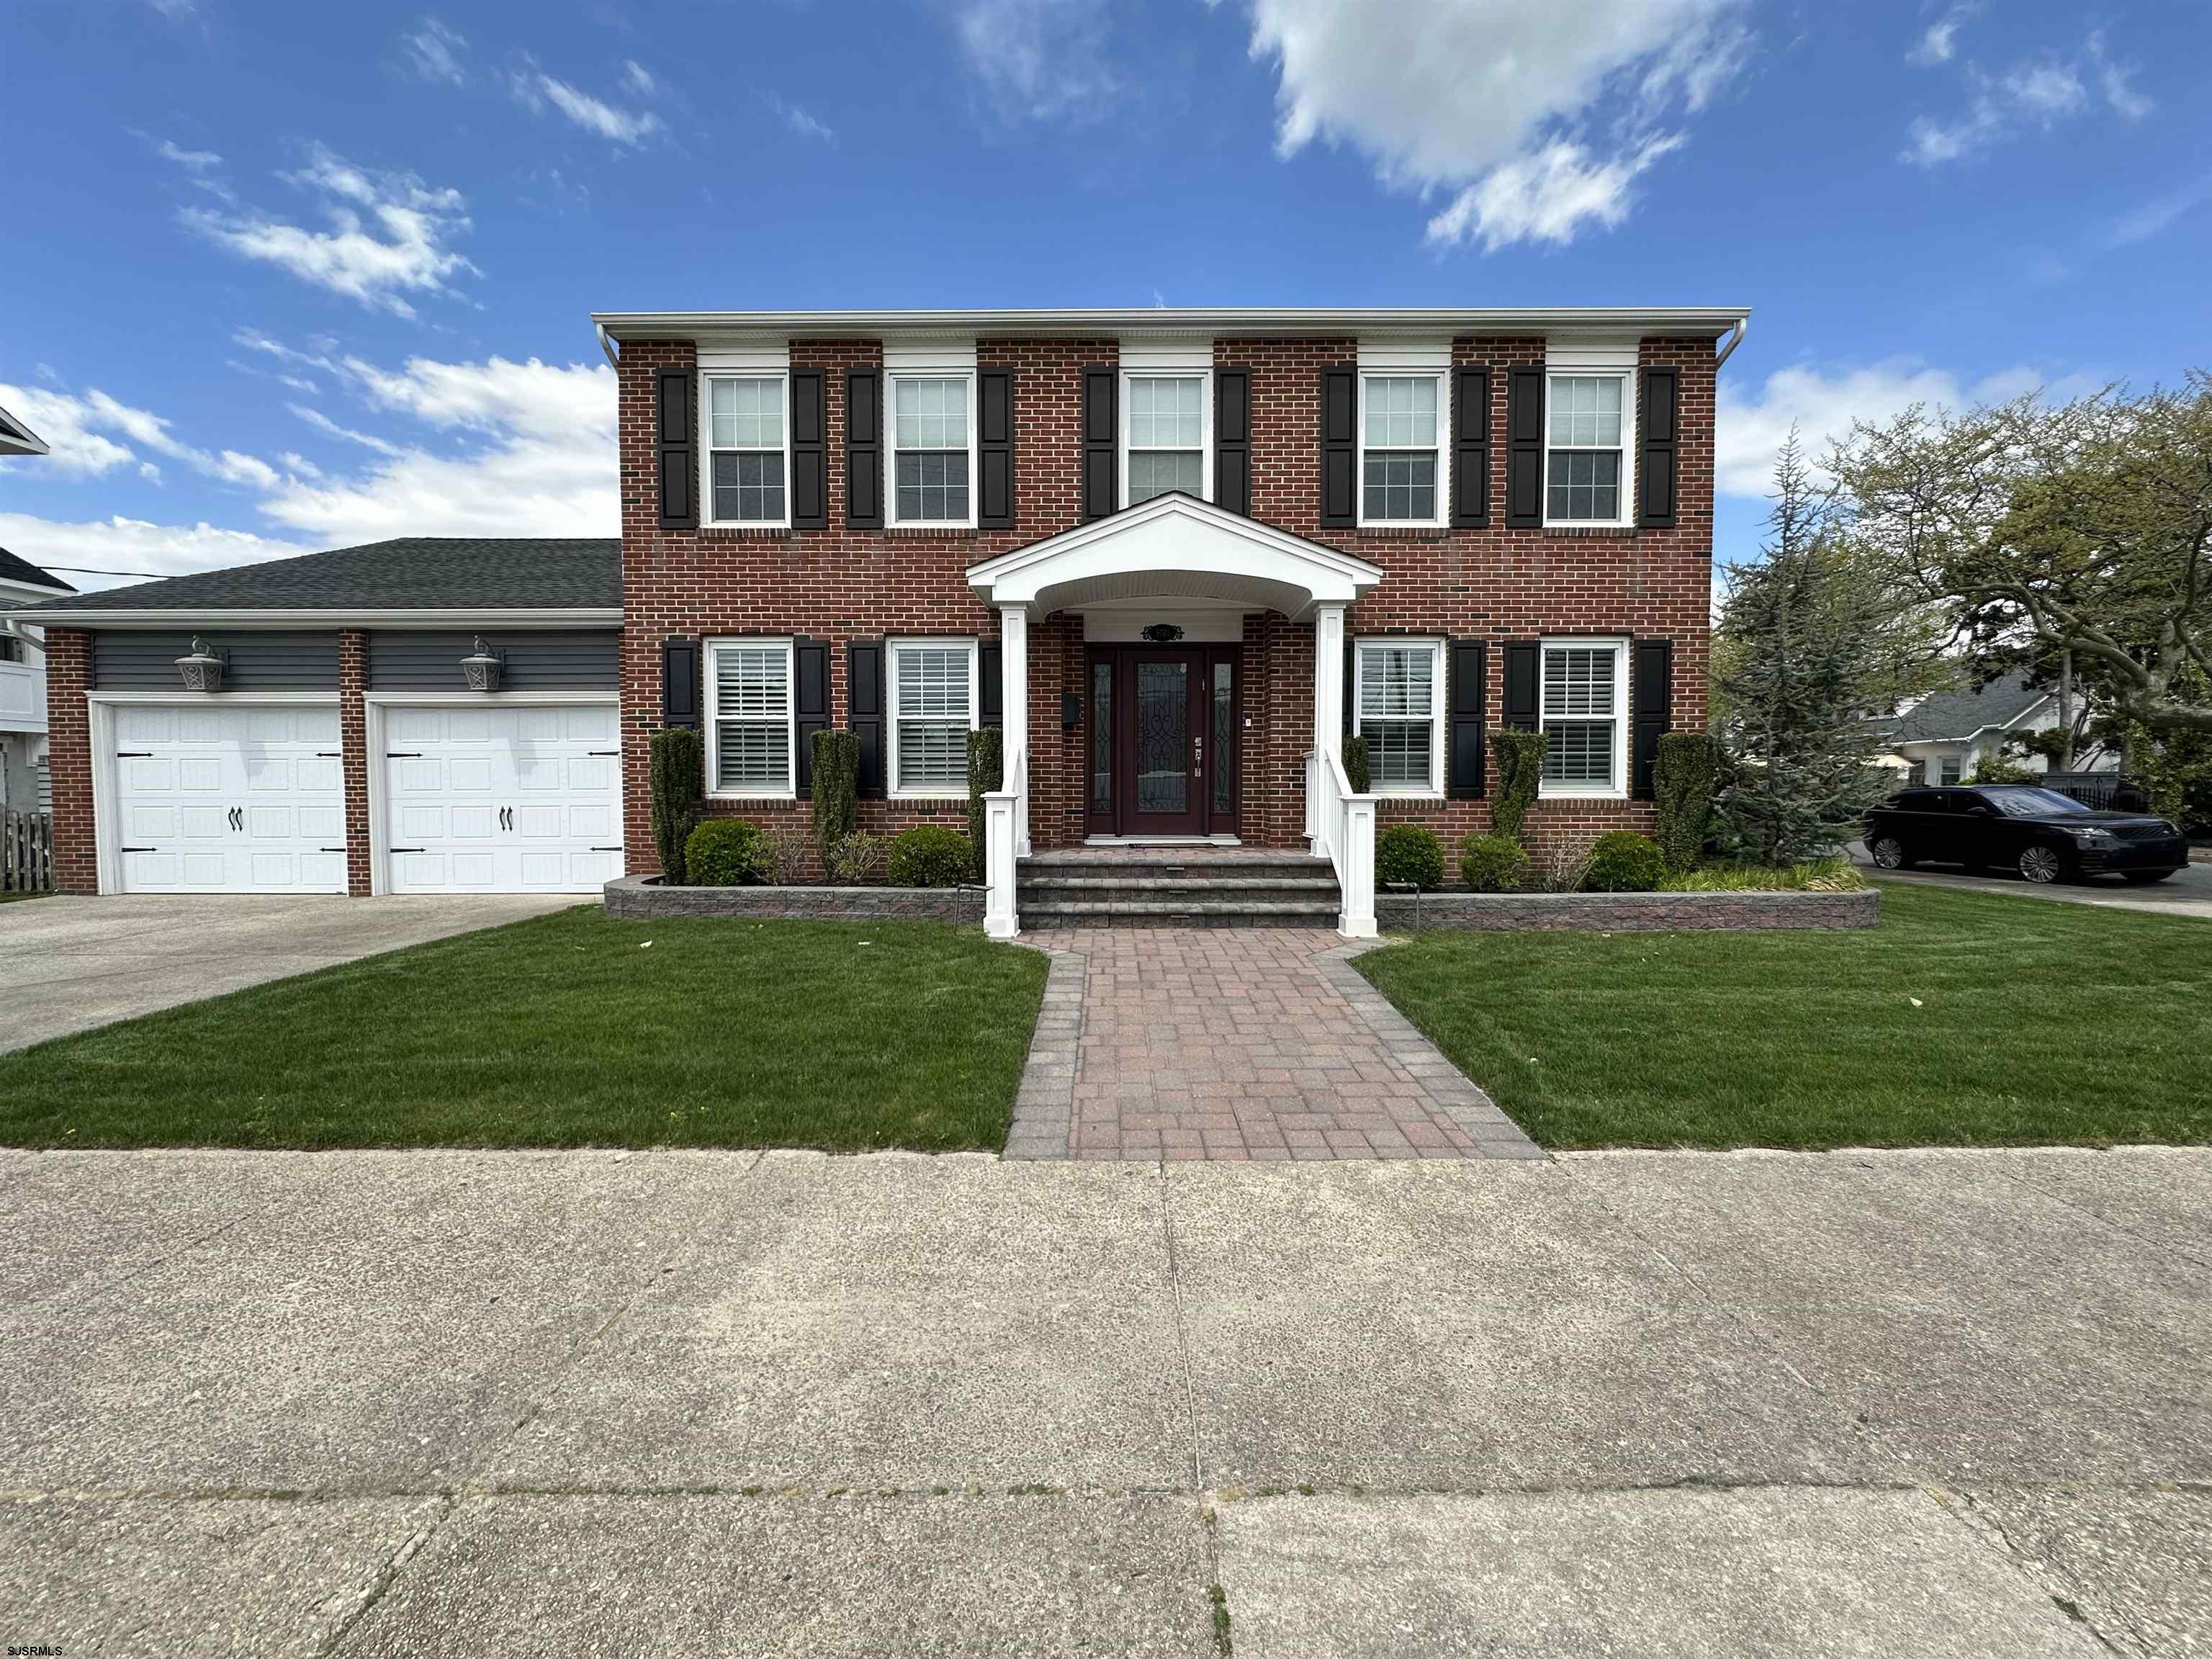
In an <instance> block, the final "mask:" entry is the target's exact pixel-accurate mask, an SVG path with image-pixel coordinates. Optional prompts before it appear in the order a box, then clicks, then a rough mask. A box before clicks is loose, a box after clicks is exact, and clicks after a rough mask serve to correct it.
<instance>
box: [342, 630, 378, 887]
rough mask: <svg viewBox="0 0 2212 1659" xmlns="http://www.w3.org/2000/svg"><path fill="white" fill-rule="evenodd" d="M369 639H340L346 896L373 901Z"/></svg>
mask: <svg viewBox="0 0 2212 1659" xmlns="http://www.w3.org/2000/svg"><path fill="white" fill-rule="evenodd" d="M367 690H368V635H366V634H364V633H362V631H361V630H360V629H353V628H348V629H341V630H340V631H339V633H338V752H339V755H340V757H341V758H340V760H339V765H340V766H341V767H342V768H343V769H344V773H345V827H346V837H345V838H346V891H347V892H349V893H350V894H352V895H353V896H354V897H356V898H367V897H368V896H369V894H370V892H371V891H373V890H374V889H373V887H372V885H371V883H370V878H369V864H370V859H369V850H368V849H369V838H368V704H367V703H366V702H365V701H364V700H363V694H364V693H365V692H366V691H367Z"/></svg>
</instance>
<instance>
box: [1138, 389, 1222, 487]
mask: <svg viewBox="0 0 2212 1659" xmlns="http://www.w3.org/2000/svg"><path fill="white" fill-rule="evenodd" d="M1209 378H1210V377H1209V376H1207V375H1205V374H1124V375H1123V376H1122V398H1121V403H1122V407H1123V408H1124V409H1125V410H1127V414H1126V416H1124V418H1123V425H1122V446H1123V448H1124V450H1125V451H1126V453H1127V459H1126V464H1125V465H1123V467H1122V469H1121V476H1122V477H1123V478H1124V479H1125V480H1127V483H1125V485H1124V487H1123V490H1122V501H1121V504H1122V506H1124V507H1134V506H1135V505H1136V504H1137V503H1138V502H1139V501H1150V500H1151V499H1152V497H1153V496H1155V495H1166V494H1167V493H1168V492H1169V491H1170V490H1171V489H1180V490H1182V492H1183V493H1184V494H1185V495H1195V496H1197V497H1198V498H1199V499H1200V500H1201V501H1203V500H1205V499H1206V496H1207V495H1210V494H1211V493H1212V492H1211V491H1210V490H1209V489H1207V480H1206V473H1207V471H1208V468H1207V465H1206V461H1207V456H1206V425H1207V421H1206V401H1207V399H1206V382H1207V380H1208V379H1209Z"/></svg>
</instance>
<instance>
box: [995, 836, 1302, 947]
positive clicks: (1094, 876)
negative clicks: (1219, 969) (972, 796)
mask: <svg viewBox="0 0 2212 1659" xmlns="http://www.w3.org/2000/svg"><path fill="white" fill-rule="evenodd" d="M1015 895H1016V899H1017V902H1018V904H1019V906H1020V912H1021V921H1022V926H1023V927H1024V928H1046V927H1323V928H1332V927H1335V926H1336V921H1337V912H1338V909H1339V907H1340V894H1339V890H1338V888H1337V882H1336V874H1335V872H1334V870H1332V869H1331V868H1330V866H1329V862H1328V860H1327V859H1317V858H1314V857H1311V856H1310V855H1309V854H1304V853H1277V852H1270V851H1267V850H1265V849H1262V848H1218V847H1216V848H1208V847H1192V848H1179V847H1158V848H1083V849H1080V850H1069V851H1066V852H1054V853H1040V854H1036V856H1035V857H1033V858H1028V859H1024V860H1022V863H1021V866H1020V868H1019V869H1018V871H1017V872H1016V874H1015Z"/></svg>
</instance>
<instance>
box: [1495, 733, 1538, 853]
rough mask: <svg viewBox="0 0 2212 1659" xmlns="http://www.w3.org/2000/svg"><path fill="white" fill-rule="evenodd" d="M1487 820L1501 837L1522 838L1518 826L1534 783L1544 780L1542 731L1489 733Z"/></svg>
mask: <svg viewBox="0 0 2212 1659" xmlns="http://www.w3.org/2000/svg"><path fill="white" fill-rule="evenodd" d="M1490 762H1491V771H1492V774H1493V780H1492V784H1491V795H1490V822H1491V825H1492V828H1493V829H1496V830H1497V831H1498V834H1499V835H1501V836H1511V837H1512V838H1513V839H1514V840H1515V841H1518V840H1520V839H1521V826H1522V823H1523V822H1525V821H1526V820H1527V818H1528V808H1529V806H1530V805H1532V804H1534V801H1535V799H1536V786H1537V785H1538V784H1540V783H1541V782H1542V781H1544V734H1543V733H1542V732H1492V733H1491V734H1490Z"/></svg>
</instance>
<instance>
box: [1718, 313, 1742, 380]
mask: <svg viewBox="0 0 2212 1659" xmlns="http://www.w3.org/2000/svg"><path fill="white" fill-rule="evenodd" d="M1750 332H1751V313H1749V312H1745V313H1743V315H1742V316H1741V317H1739V318H1737V319H1735V329H1734V330H1733V331H1731V332H1730V333H1729V337H1728V339H1727V340H1726V342H1725V343H1723V345H1722V346H1721V349H1720V350H1719V352H1718V353H1717V355H1716V356H1714V358H1713V373H1714V374H1719V373H1720V372H1721V365H1722V364H1723V363H1724V362H1728V360H1729V358H1731V357H1733V356H1735V349H1736V348H1737V347H1738V346H1740V345H1741V344H1742V343H1743V337H1744V336H1745V335H1747V334H1748V333H1750Z"/></svg>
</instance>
